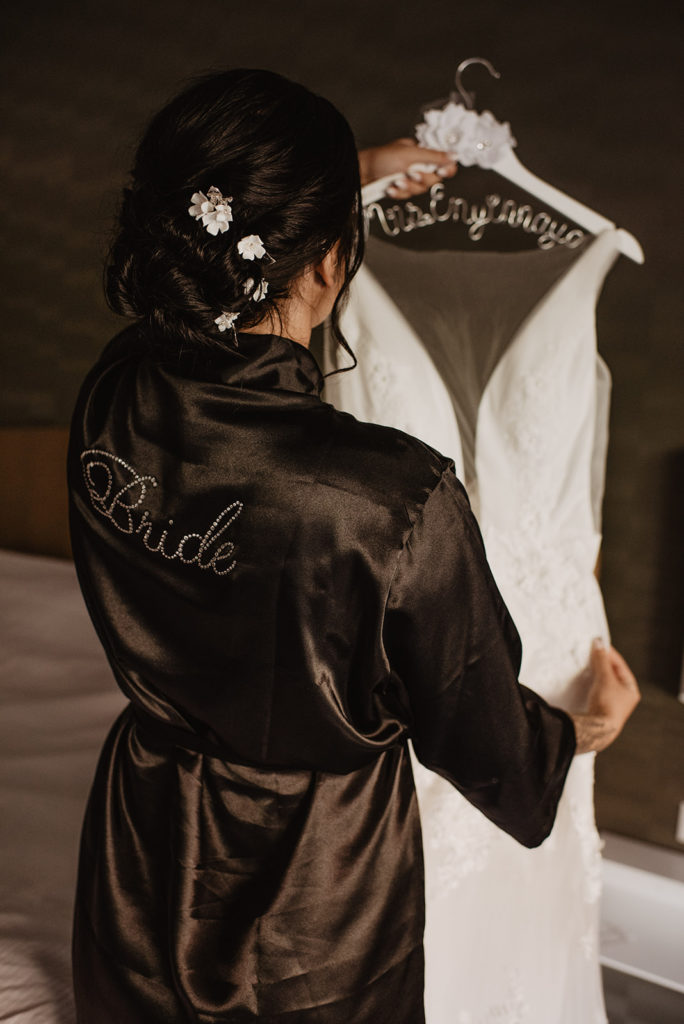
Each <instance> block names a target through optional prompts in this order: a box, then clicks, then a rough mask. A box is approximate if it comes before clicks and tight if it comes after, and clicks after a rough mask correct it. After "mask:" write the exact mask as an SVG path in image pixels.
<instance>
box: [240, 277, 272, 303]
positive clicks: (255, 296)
mask: <svg viewBox="0 0 684 1024" xmlns="http://www.w3.org/2000/svg"><path fill="white" fill-rule="evenodd" d="M255 284H256V282H255V280H254V278H253V277H248V278H247V280H246V281H245V283H244V286H243V289H244V293H245V295H249V294H250V292H251V296H250V297H251V299H252V302H261V300H262V299H265V298H266V294H267V292H268V281H266V280H263V281H259V284H257V285H256V288H255V287H254V286H255Z"/></svg>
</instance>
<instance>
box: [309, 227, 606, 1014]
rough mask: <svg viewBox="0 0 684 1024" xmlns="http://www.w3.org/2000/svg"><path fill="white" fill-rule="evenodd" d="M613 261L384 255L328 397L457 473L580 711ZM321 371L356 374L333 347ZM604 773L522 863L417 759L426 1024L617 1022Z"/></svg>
mask: <svg viewBox="0 0 684 1024" xmlns="http://www.w3.org/2000/svg"><path fill="white" fill-rule="evenodd" d="M427 230H428V231H430V230H432V229H430V228H428V229H427ZM421 234H422V232H421ZM401 241H403V239H400V242H401ZM617 252H618V249H617V244H616V233H615V232H614V231H607V232H604V233H603V234H601V235H600V236H598V237H596V238H593V239H591V238H586V239H584V240H583V241H582V242H581V244H579V245H577V246H575V247H574V248H570V247H562V246H558V247H556V248H553V249H551V250H550V251H543V250H541V249H530V248H526V249H524V250H521V251H505V252H502V251H473V248H472V247H471V249H470V250H468V251H464V250H463V249H462V248H461V249H460V251H453V249H449V246H448V243H447V244H446V245H445V246H444V247H443V248H434V247H432V248H430V246H427V247H422V248H416V247H406V246H404V245H402V244H395V243H394V240H392V241H387V240H378V239H377V238H371V239H370V241H369V251H368V260H367V265H366V267H364V268H363V269H362V271H361V272H360V274H359V275H358V278H357V279H356V281H355V284H354V290H353V294H352V297H351V300H350V303H349V307H348V310H347V313H346V318H345V321H344V323H343V327H344V331H345V334H346V336H347V338H348V340H349V342H350V344H351V346H352V348H353V349H354V351H355V353H356V356H357V358H358V361H359V367H358V369H356V370H354V371H352V372H349V373H340V374H337V375H335V376H333V377H329V378H328V379H327V382H326V397H327V398H328V400H329V401H331V402H332V403H333V404H334V405H337V406H338V407H340V408H342V409H345V410H346V411H349V412H352V413H354V415H356V416H357V417H359V418H360V419H364V420H370V421H372V422H377V423H384V424H388V425H391V426H394V427H398V428H399V429H403V430H405V431H407V432H408V433H412V434H415V435H417V436H418V437H420V438H421V439H422V440H424V441H426V442H427V443H429V444H431V445H433V446H434V447H436V448H437V449H439V450H441V451H443V452H445V454H448V455H450V456H451V457H453V458H454V460H455V462H456V464H457V467H458V472H459V475H461V478H462V479H463V480H464V482H465V483H466V487H467V489H468V491H469V495H470V498H471V501H472V503H473V507H474V509H475V510H476V512H477V515H478V519H479V523H480V527H481V529H482V532H483V536H484V540H485V545H486V551H487V557H488V560H489V563H490V565H491V567H492V570H493V572H494V576H495V578H496V580H497V584H498V586H499V588H500V589H501V592H502V594H503V597H504V600H505V601H506V604H507V605H508V608H509V609H510V611H511V613H512V616H513V619H514V621H515V622H516V625H517V627H518V629H519V631H520V634H521V638H522V642H523V661H522V669H521V679H522V680H523V681H524V682H525V683H526V685H528V686H530V687H532V688H533V689H535V690H537V691H538V692H539V693H541V694H542V695H543V696H544V697H545V698H546V699H547V700H549V701H551V702H552V703H554V704H558V705H560V706H562V707H564V708H566V709H569V710H579V709H581V708H582V706H583V701H584V699H585V696H586V690H587V684H588V678H587V675H586V672H585V666H586V665H587V662H588V659H589V653H590V646H591V641H592V638H593V637H595V636H604V637H606V636H607V624H606V619H605V613H604V609H603V603H602V599H601V594H600V591H599V587H598V584H597V582H596V578H595V575H594V568H595V564H596V559H597V555H598V549H599V544H600V507H601V500H602V492H603V477H604V468H605V454H606V444H607V419H608V401H609V394H610V377H609V374H608V371H607V369H606V367H605V364H604V363H603V362H602V360H601V359H600V357H598V355H597V352H596V334H595V305H596V300H597V297H598V294H599V291H600V289H601V286H602V284H603V281H604V279H605V276H606V274H607V272H608V270H609V269H610V267H611V265H612V263H613V262H614V260H615V258H616V256H617ZM325 364H326V365H325V369H326V370H327V371H330V370H331V369H334V368H337V367H339V366H342V365H346V364H345V357H344V355H342V356H339V355H338V354H337V353H336V352H335V351H334V349H333V346H332V343H330V342H329V341H327V342H326V348H325ZM593 765H594V761H593V755H583V756H580V757H576V758H575V759H574V762H573V765H572V767H571V770H570V773H569V776H568V779H567V782H566V786H565V791H564V794H563V797H562V799H561V802H560V805H559V809H558V814H557V817H556V823H555V826H554V829H553V831H552V833H551V835H550V836H549V838H548V839H547V840H546V841H545V842H544V843H543V844H542V845H541V847H539V848H538V849H535V850H528V849H524V848H523V847H521V846H520V845H519V844H517V843H516V842H515V841H514V840H511V839H510V837H508V836H506V835H504V834H503V833H501V832H500V831H499V830H497V829H496V828H495V827H494V826H493V825H492V824H491V823H490V822H488V821H486V820H485V818H484V817H483V816H482V815H481V814H479V813H478V812H477V811H476V810H474V809H473V808H472V807H470V806H469V805H468V804H467V803H466V801H465V800H464V799H463V798H462V796H461V795H460V794H459V793H458V792H457V791H456V790H455V789H454V788H453V787H452V786H450V785H449V784H448V783H447V782H445V781H444V780H443V779H441V778H440V777H439V776H437V775H435V774H433V773H431V772H429V771H427V770H426V769H425V768H424V767H423V766H421V765H419V764H418V763H417V762H414V771H415V777H416V786H417V790H418V796H419V806H420V815H421V822H422V828H423V845H424V853H425V863H426V890H427V919H426V932H425V950H426V992H425V1008H426V1020H427V1024H495V1022H496V1024H499V1022H504V1021H505V1022H510V1024H514V1022H515V1024H578V1022H582V1024H600V1022H604V1021H605V1019H606V1018H605V1010H604V1005H603V996H602V991H601V981H600V970H599V963H598V900H599V896H600V875H601V865H600V843H599V837H598V833H597V831H596V826H595V822H594V812H593Z"/></svg>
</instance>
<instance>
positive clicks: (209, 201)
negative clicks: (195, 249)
mask: <svg viewBox="0 0 684 1024" xmlns="http://www.w3.org/2000/svg"><path fill="white" fill-rule="evenodd" d="M232 199H233V197H232V196H223V195H222V194H221V192H220V191H219V189H217V188H216V186H215V185H212V186H211V188H210V189H208V190H207V194H206V196H205V194H204V192H194V193H193V196H192V202H193V205H192V206H190V207H188V213H189V214H190V216H191V217H194V218H195V220H201V221H202V223H203V224H204V226H205V228H206V229H207V231H208V232H209V234H210V235H218V233H219V232H221V233H222V234H223V232H224V231H227V230H228V228H229V227H230V222H231V221H232V219H233V211H232V208H231V206H230V204H231V202H232Z"/></svg>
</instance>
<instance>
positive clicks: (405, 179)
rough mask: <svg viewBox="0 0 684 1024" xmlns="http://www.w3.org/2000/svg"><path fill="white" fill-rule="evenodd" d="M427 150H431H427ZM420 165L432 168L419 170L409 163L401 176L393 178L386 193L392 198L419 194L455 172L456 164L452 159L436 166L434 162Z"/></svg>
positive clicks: (404, 197) (403, 197)
mask: <svg viewBox="0 0 684 1024" xmlns="http://www.w3.org/2000/svg"><path fill="white" fill-rule="evenodd" d="M428 152H432V150H429V151H428ZM421 166H428V167H431V168H434V170H432V169H431V170H419V169H418V168H417V167H414V166H413V165H410V166H409V167H408V168H407V170H406V171H405V173H404V174H403V175H402V176H401V178H399V179H397V180H395V181H394V182H393V183H392V184H391V185H390V186H389V187H388V189H387V194H388V195H390V196H391V197H392V198H393V199H410V198H411V196H419V195H422V194H423V193H424V192H427V190H428V189H429V188H432V186H433V185H436V184H437V183H438V182H440V181H444V179H445V178H451V177H453V175H454V174H456V170H457V167H456V164H455V163H454V162H453V161H450V162H449V163H446V164H442V165H441V166H438V165H436V164H435V162H432V163H431V164H426V165H423V164H422V161H421Z"/></svg>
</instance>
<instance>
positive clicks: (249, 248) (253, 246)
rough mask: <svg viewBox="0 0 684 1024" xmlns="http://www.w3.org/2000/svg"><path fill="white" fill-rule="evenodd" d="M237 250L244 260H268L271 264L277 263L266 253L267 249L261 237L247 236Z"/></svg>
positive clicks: (242, 239) (240, 242)
mask: <svg viewBox="0 0 684 1024" xmlns="http://www.w3.org/2000/svg"><path fill="white" fill-rule="evenodd" d="M237 249H238V252H239V253H240V255H241V256H242V258H243V260H254V259H257V260H263V259H267V260H268V262H269V263H275V260H274V259H273V257H272V256H269V254H268V253H267V252H266V247H265V245H264V243H263V242H262V241H261V238H260V237H259V235H245V237H244V238H241V239H240V241H239V242H238V244H237Z"/></svg>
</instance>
